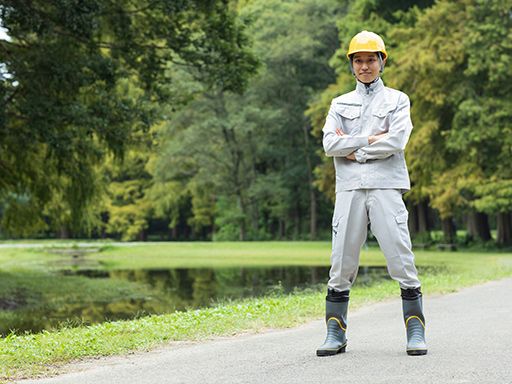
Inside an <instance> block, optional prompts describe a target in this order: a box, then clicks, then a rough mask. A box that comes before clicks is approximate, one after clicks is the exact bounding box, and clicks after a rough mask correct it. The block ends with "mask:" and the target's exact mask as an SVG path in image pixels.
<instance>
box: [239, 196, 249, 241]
mask: <svg viewBox="0 0 512 384" xmlns="http://www.w3.org/2000/svg"><path fill="white" fill-rule="evenodd" d="M237 199H238V206H239V207H240V210H241V211H242V216H243V217H242V220H240V223H239V227H240V232H239V236H238V238H239V240H240V241H245V240H246V239H247V230H246V228H245V218H246V216H247V215H246V207H245V204H244V202H243V199H242V197H241V196H240V194H239V195H238V197H237Z"/></svg>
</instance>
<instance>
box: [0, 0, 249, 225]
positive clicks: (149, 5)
mask: <svg viewBox="0 0 512 384" xmlns="http://www.w3.org/2000/svg"><path fill="white" fill-rule="evenodd" d="M0 20H1V23H2V27H4V28H6V29H7V31H8V34H9V36H10V39H7V40H1V41H0V50H1V51H2V61H3V63H2V69H1V81H0V96H1V97H2V104H1V106H0V132H1V135H0V148H1V150H0V172H1V174H0V175H1V177H0V179H1V180H2V181H1V182H0V194H2V195H5V194H8V193H14V194H15V195H19V196H26V197H27V198H29V199H30V200H33V202H32V203H31V204H32V206H34V207H44V206H46V205H47V204H49V201H50V200H51V196H52V195H53V194H59V195H60V196H62V199H63V201H64V202H65V203H64V204H65V205H67V208H66V209H69V212H70V222H71V224H72V226H73V228H75V229H78V228H81V224H82V221H83V220H81V218H82V216H83V215H84V209H85V207H88V206H89V205H90V204H92V203H93V198H94V196H95V194H96V193H97V189H95V188H96V187H97V183H95V182H94V180H93V179H94V177H95V176H96V174H95V167H96V166H98V165H99V164H101V162H102V161H103V160H104V159H105V157H106V155H107V154H113V155H114V156H115V157H116V158H119V159H122V158H123V156H124V154H125V152H126V149H127V148H128V147H129V146H130V145H131V143H132V140H133V136H134V134H137V133H140V132H142V133H144V132H147V131H148V130H149V127H150V126H151V125H152V124H153V123H154V122H155V121H158V120H159V119H161V116H159V104H160V103H163V102H171V103H174V104H176V103H179V102H181V101H183V98H182V97H181V96H178V97H177V96H176V94H172V93H170V92H169V87H168V86H167V84H168V83H170V82H172V81H173V80H174V78H173V76H172V75H173V74H175V72H176V71H169V70H166V69H167V68H168V66H169V64H170V63H175V65H181V66H188V67H189V68H190V71H192V72H193V73H194V76H195V77H196V78H198V79H200V80H201V81H203V82H204V83H205V84H207V85H208V86H216V87H218V88H220V89H224V90H230V91H240V90H241V89H242V88H243V87H244V86H245V85H246V84H247V81H248V78H249V75H250V73H251V72H252V71H253V70H254V68H255V66H256V60H255V58H254V56H253V55H252V54H251V53H249V52H248V51H247V50H246V48H245V44H246V37H245V36H244V35H243V33H242V27H241V26H240V25H239V24H238V23H237V22H236V20H235V15H234V14H233V13H232V12H231V11H229V9H228V6H227V4H226V3H225V2H218V1H206V2H205V1H192V0H191V1H185V2H172V1H171V2H169V1H163V0H160V1H150V0H146V1H133V0H113V1H100V0H87V1H75V0H73V1H69V0H53V1H50V2H48V1H31V2H19V1H4V2H3V3H2V6H1V7H0ZM34 176H35V177H34ZM49 176H50V180H51V181H54V183H50V182H48V177H49ZM54 176H55V177H54ZM61 177H63V178H65V179H66V182H65V183H64V184H62V183H61V182H60V181H61V180H60V179H61ZM10 206H12V204H11V205H10ZM40 211H41V209H39V210H37V209H35V210H34V212H35V214H36V215H37V214H38V212H40ZM10 224H11V225H14V224H16V223H15V222H13V221H12V220H10ZM10 229H13V228H10ZM17 230H18V232H26V231H27V228H22V227H18V228H17Z"/></svg>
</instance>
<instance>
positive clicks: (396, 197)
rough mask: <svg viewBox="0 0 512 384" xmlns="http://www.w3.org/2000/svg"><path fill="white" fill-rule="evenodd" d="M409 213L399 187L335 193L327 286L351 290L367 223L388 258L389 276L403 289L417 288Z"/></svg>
mask: <svg viewBox="0 0 512 384" xmlns="http://www.w3.org/2000/svg"><path fill="white" fill-rule="evenodd" d="M407 218H408V212H407V209H406V208H405V204H404V202H403V200H402V194H401V193H400V191H399V190H397V189H356V190H352V191H340V192H337V193H336V203H335V207H334V215H333V220H332V254H331V270H330V272H329V283H328V287H329V288H332V289H335V290H336V291H345V290H347V289H350V287H351V286H352V284H353V283H354V280H355V279H356V276H357V270H358V268H359V253H360V251H361V247H362V245H363V244H364V242H365V241H366V236H367V231H368V222H369V223H370V228H371V231H372V233H373V234H374V236H375V237H376V239H377V241H378V243H379V246H380V248H381V250H382V252H383V253H384V256H385V257H386V262H387V266H388V272H389V275H390V276H391V277H392V278H393V279H394V280H396V281H398V283H399V284H400V287H401V288H405V289H407V288H418V287H419V286H420V285H421V283H420V281H419V280H418V272H417V270H416V267H415V265H414V254H413V253H412V245H411V238H410V236H409V229H408V227H407Z"/></svg>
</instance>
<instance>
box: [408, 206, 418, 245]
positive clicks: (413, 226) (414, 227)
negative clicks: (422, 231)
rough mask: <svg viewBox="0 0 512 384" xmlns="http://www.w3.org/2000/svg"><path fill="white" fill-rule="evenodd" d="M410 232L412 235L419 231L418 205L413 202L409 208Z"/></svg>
mask: <svg viewBox="0 0 512 384" xmlns="http://www.w3.org/2000/svg"><path fill="white" fill-rule="evenodd" d="M408 225H409V233H410V234H411V237H414V236H416V234H417V233H418V205H416V204H413V205H412V206H410V208H409V222H408Z"/></svg>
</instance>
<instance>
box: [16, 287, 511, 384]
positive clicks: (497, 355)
mask: <svg viewBox="0 0 512 384" xmlns="http://www.w3.org/2000/svg"><path fill="white" fill-rule="evenodd" d="M511 295H512V279H507V280H501V281H498V282H491V283H488V284H485V285H482V286H479V287H473V288H469V289H465V290H462V291H460V292H458V293H454V294H450V295H445V296H438V297H426V298H425V307H426V315H427V332H428V334H427V338H428V343H429V353H428V355H426V356H414V357H413V356H407V355H406V353H405V341H404V340H405V330H404V327H403V323H402V318H401V303H400V301H399V300H393V301H388V302H385V303H379V304H376V305H371V306H368V307H365V308H362V309H360V310H358V311H355V312H354V313H349V322H348V326H349V333H348V338H349V342H348V347H347V352H346V353H345V354H340V355H337V356H334V357H323V358H319V357H316V356H315V349H316V347H317V346H318V345H319V344H321V342H322V341H323V337H324V324H323V322H322V321H314V322H311V323H308V324H306V325H304V326H301V327H299V328H294V329H289V330H284V331H271V332H267V333H263V334H257V335H246V336H240V337H236V338H229V339H222V340H216V341H209V342H206V343H194V344H181V345H178V346H171V347H169V348H166V349H161V350H158V351H153V352H150V353H145V354H137V355H131V356H128V357H120V358H119V357H118V358H109V359H100V360H96V361H92V362H88V363H82V364H80V365H74V366H73V370H75V372H73V373H68V374H65V375H62V376H59V377H56V378H53V379H46V380H38V381H23V382H20V383H23V384H28V383H38V384H43V383H54V384H57V383H73V384H81V383H91V384H92V383H94V384H103V383H104V384H107V383H108V384H117V383H119V384H121V383H123V384H129V383H137V384H146V383H147V384H149V383H151V384H155V383H222V384H227V383H258V384H260V383H268V384H272V383H280V384H281V383H322V384H323V383H365V384H368V383H370V384H374V383H413V384H417V383H436V384H437V383H441V384H445V383H446V384H451V383H479V384H481V383H500V384H507V383H508V384H510V383H512V297H511ZM292 315H293V314H290V316H292Z"/></svg>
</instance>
